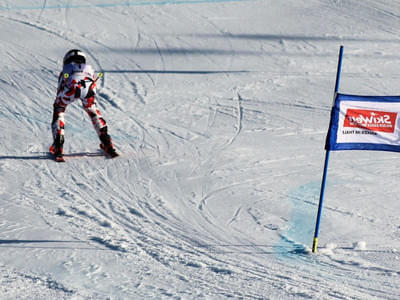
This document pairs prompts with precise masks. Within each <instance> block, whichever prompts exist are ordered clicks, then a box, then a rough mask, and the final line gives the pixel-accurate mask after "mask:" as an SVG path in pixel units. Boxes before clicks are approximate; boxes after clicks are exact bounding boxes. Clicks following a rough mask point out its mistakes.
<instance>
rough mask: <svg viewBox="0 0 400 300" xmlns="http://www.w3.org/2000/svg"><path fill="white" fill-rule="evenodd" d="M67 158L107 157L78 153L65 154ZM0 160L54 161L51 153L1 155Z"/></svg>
mask: <svg viewBox="0 0 400 300" xmlns="http://www.w3.org/2000/svg"><path fill="white" fill-rule="evenodd" d="M64 156H65V157H67V158H80V157H105V155H104V153H102V152H100V151H99V152H78V153H67V154H64ZM0 160H54V157H53V156H52V155H51V154H50V153H45V152H41V153H38V154H35V155H0Z"/></svg>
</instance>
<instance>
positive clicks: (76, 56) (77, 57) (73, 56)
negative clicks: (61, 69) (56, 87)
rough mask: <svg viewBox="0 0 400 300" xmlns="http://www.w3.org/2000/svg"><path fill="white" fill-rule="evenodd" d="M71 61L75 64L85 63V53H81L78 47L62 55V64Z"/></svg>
mask: <svg viewBox="0 0 400 300" xmlns="http://www.w3.org/2000/svg"><path fill="white" fill-rule="evenodd" d="M72 62H74V63H76V64H85V63H86V55H85V53H83V52H82V51H81V50H78V49H72V50H69V51H68V52H67V53H66V54H65V56H64V59H63V64H64V65H67V64H70V63H72Z"/></svg>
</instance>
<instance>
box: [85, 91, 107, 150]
mask: <svg viewBox="0 0 400 300" xmlns="http://www.w3.org/2000/svg"><path fill="white" fill-rule="evenodd" d="M82 105H83V107H84V109H85V111H86V112H87V114H88V115H89V117H90V119H91V121H92V124H93V127H94V129H95V130H96V132H97V135H98V136H99V139H100V141H101V145H100V147H101V148H103V149H104V151H106V152H107V153H109V154H114V153H115V149H114V144H113V142H112V139H111V137H110V135H109V134H108V129H107V123H106V121H105V120H104V118H103V117H102V115H101V113H100V111H99V109H98V107H97V104H96V101H95V98H94V96H92V97H90V98H88V99H84V100H82Z"/></svg>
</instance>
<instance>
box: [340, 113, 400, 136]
mask: <svg viewBox="0 0 400 300" xmlns="http://www.w3.org/2000/svg"><path fill="white" fill-rule="evenodd" d="M396 120H397V112H384V111H376V110H361V109H352V108H348V109H347V111H346V116H345V119H344V127H357V128H361V129H367V130H371V131H380V132H389V133H393V132H394V129H395V127H396Z"/></svg>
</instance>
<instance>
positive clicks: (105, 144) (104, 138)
mask: <svg viewBox="0 0 400 300" xmlns="http://www.w3.org/2000/svg"><path fill="white" fill-rule="evenodd" d="M100 141H101V144H100V148H101V149H103V151H104V152H105V153H106V154H107V155H108V156H109V157H111V158H114V157H117V156H119V154H118V153H117V151H115V148H114V144H113V142H112V139H111V137H110V135H109V134H108V133H107V126H105V127H103V128H102V129H100Z"/></svg>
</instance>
